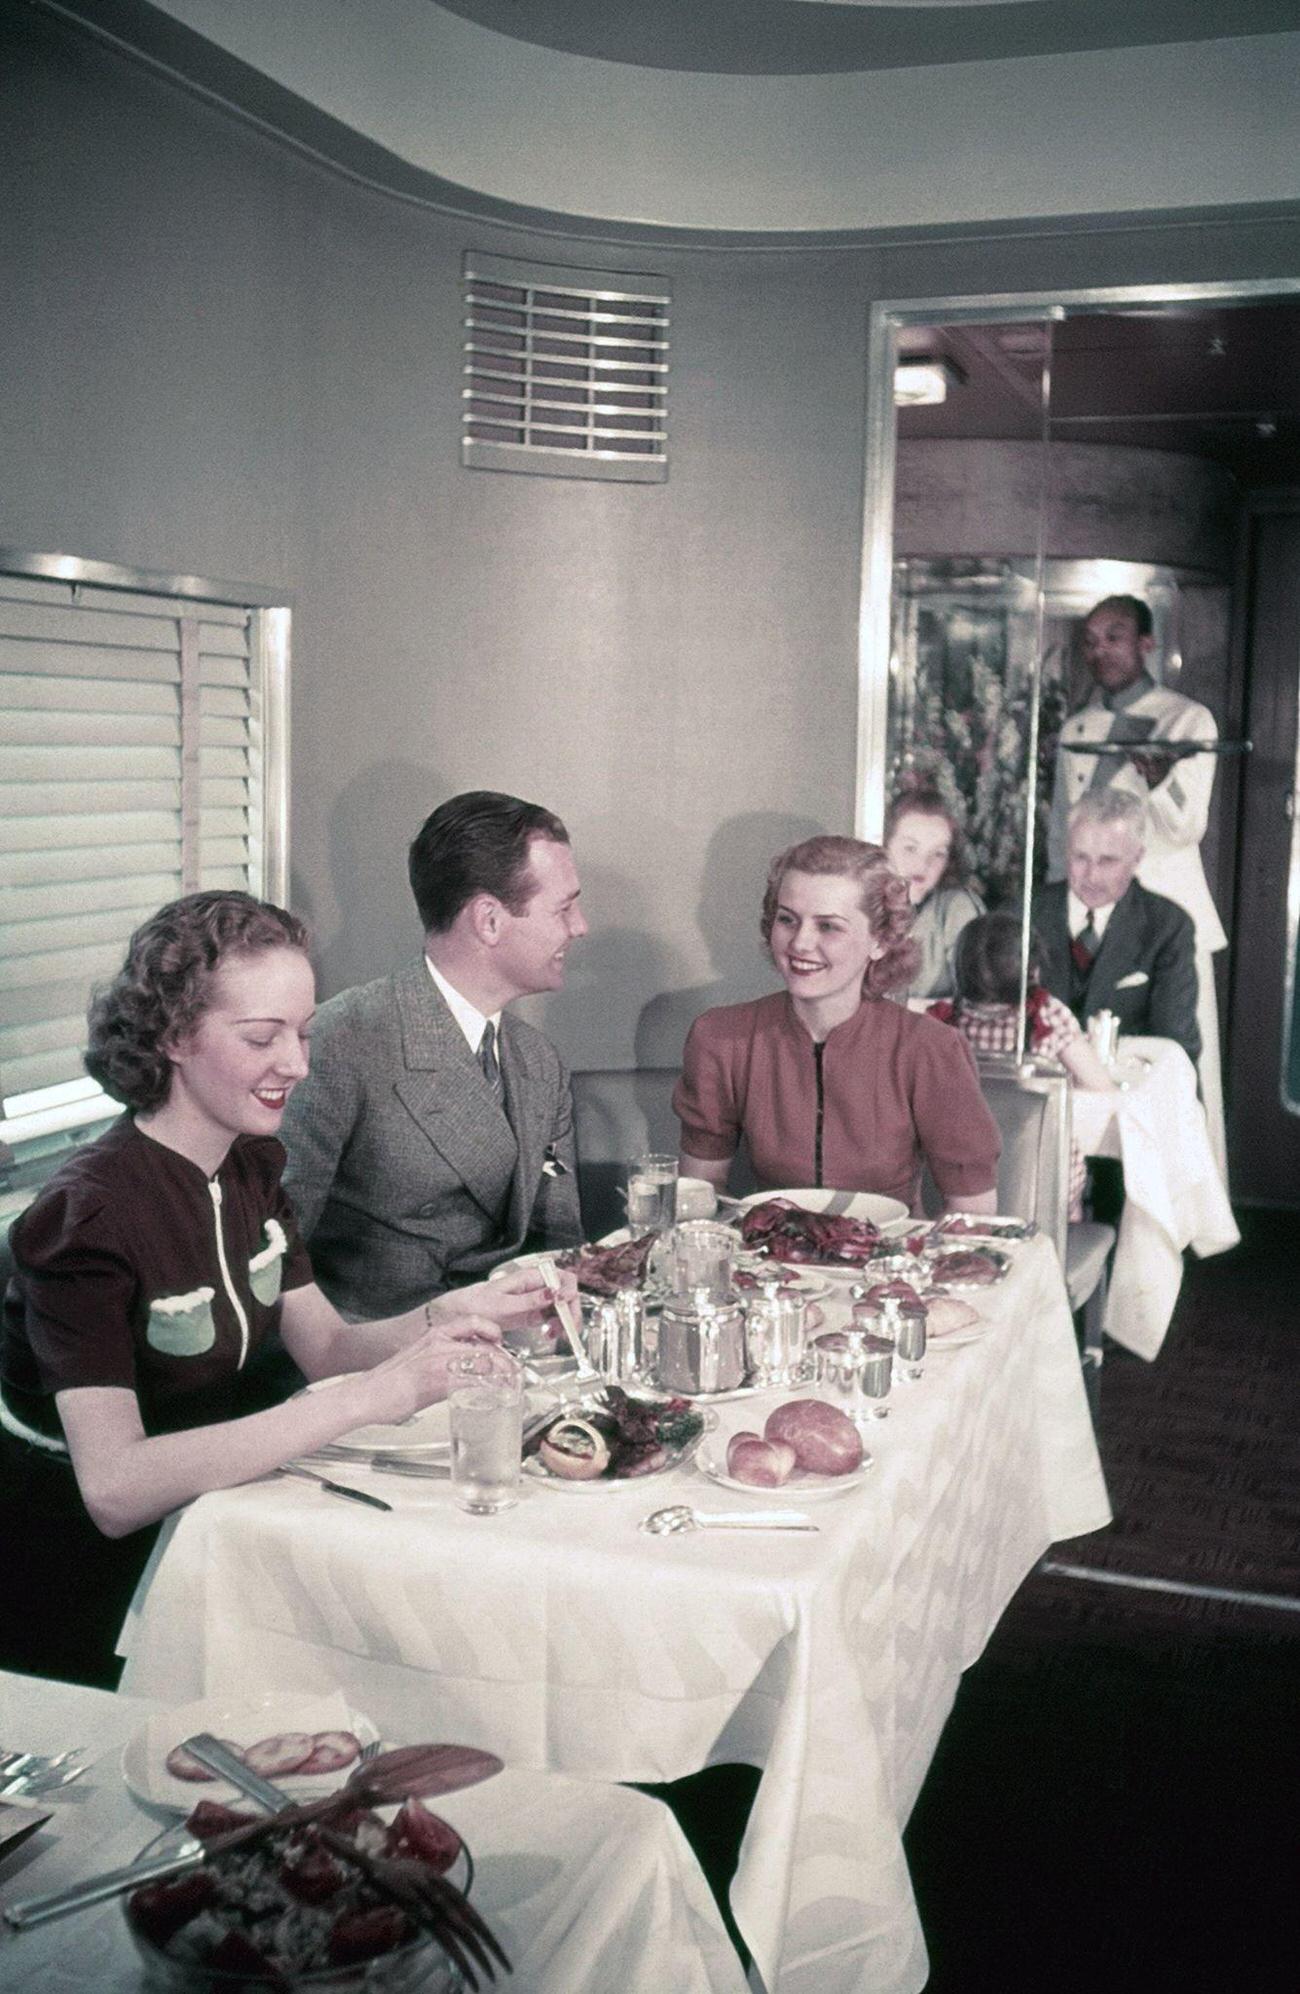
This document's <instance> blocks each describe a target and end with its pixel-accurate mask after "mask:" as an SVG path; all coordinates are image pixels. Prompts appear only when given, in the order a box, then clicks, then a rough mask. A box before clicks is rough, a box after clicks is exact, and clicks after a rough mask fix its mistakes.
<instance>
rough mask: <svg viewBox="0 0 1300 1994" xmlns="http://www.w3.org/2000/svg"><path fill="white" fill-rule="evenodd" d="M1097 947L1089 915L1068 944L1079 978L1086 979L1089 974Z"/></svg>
mask: <svg viewBox="0 0 1300 1994" xmlns="http://www.w3.org/2000/svg"><path fill="white" fill-rule="evenodd" d="M1097 946H1098V935H1097V930H1096V928H1095V927H1094V926H1093V920H1092V915H1091V913H1089V915H1088V918H1087V920H1086V921H1085V922H1084V924H1083V926H1082V927H1081V928H1080V930H1079V932H1078V934H1077V935H1076V936H1075V937H1074V940H1073V941H1072V942H1071V943H1070V954H1071V955H1072V956H1073V958H1074V966H1075V968H1076V969H1077V970H1078V972H1079V974H1080V976H1082V977H1085V978H1086V977H1087V976H1088V975H1089V974H1090V972H1091V970H1092V965H1093V961H1094V959H1095V957H1096V954H1097Z"/></svg>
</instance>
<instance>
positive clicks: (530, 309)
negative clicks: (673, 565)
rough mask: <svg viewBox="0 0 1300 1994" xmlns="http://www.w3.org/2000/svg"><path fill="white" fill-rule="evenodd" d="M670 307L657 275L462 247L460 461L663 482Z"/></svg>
mask: <svg viewBox="0 0 1300 1994" xmlns="http://www.w3.org/2000/svg"><path fill="white" fill-rule="evenodd" d="M669 303H670V297H669V291H668V286H667V285H666V284H665V283H664V282H663V280H662V279H661V278H658V277H635V276H632V275H631V274H630V273H628V272H626V271H612V272H611V271H605V272H601V271H596V270H570V269H565V268H562V267H560V266H547V265H545V264H536V263H516V262H514V261H513V260H511V259H509V258H506V257H500V256H475V255H472V254H471V255H467V256H466V258H465V330H466V338H465V369H464V371H465V387H464V389H463V390H462V398H463V417H462V442H461V461H462V463H464V464H467V465H469V466H471V467H472V468H475V469H478V470H493V471H539V472H542V473H544V474H545V475H547V476H549V477H561V478H617V479H621V480H624V481H627V482H632V483H637V484H662V482H663V481H664V479H665V478H666V477H667V476H668V306H669Z"/></svg>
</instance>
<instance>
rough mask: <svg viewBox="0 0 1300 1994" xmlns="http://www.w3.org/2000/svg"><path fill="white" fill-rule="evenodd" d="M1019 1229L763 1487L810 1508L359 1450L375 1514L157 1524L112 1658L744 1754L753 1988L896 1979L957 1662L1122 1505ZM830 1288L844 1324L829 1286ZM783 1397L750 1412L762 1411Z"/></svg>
mask: <svg viewBox="0 0 1300 1994" xmlns="http://www.w3.org/2000/svg"><path fill="white" fill-rule="evenodd" d="M1007 1251H1008V1253H1009V1255H1010V1259H1011V1266H1010V1270H1009V1272H1008V1274H1007V1276H1006V1278H1005V1279H1004V1280H1003V1281H1002V1282H1001V1283H1000V1284H999V1285H998V1286H997V1287H996V1288H990V1289H988V1290H985V1291H982V1292H981V1293H980V1294H979V1295H978V1296H977V1297H975V1298H974V1301H975V1305H976V1307H977V1309H978V1312H979V1316H980V1322H979V1325H978V1330H977V1332H976V1333H971V1334H968V1335H967V1336H965V1337H956V1338H954V1339H953V1340H952V1342H951V1343H949V1344H947V1345H944V1344H942V1343H940V1342H935V1343H932V1345H931V1350H930V1353H929V1355H928V1357H927V1359H926V1363H925V1367H924V1372H923V1375H922V1376H921V1377H920V1378H919V1379H917V1380H916V1381H914V1382H907V1383H903V1384H899V1385H897V1386H896V1387H895V1389H894V1391H893V1394H892V1396H891V1398H890V1401H889V1414H888V1417H887V1418H886V1419H884V1420H881V1421H873V1422H871V1431H870V1436H869V1445H870V1449H871V1452H872V1454H873V1456H874V1463H873V1465H872V1467H871V1469H870V1471H869V1472H868V1473H867V1474H866V1475H865V1476H864V1477H862V1479H861V1480H860V1482H857V1483H855V1484H854V1485H852V1486H846V1487H844V1488H842V1489H835V1490H833V1491H828V1492H827V1493H826V1494H825V1495H824V1496H823V1497H822V1498H821V1499H819V1500H816V1501H807V1500H806V1499H805V1500H804V1501H802V1502H801V1501H800V1499H799V1498H798V1497H797V1496H795V1495H794V1494H792V1493H791V1492H789V1491H787V1492H783V1494H782V1496H781V1498H780V1500H781V1501H782V1504H783V1506H788V1505H789V1504H790V1503H795V1504H796V1506H800V1507H804V1508H805V1509H806V1513H807V1515H808V1517H809V1518H810V1519H811V1520H812V1521H814V1522H815V1523H816V1525H817V1529H816V1532H815V1533H811V1532H810V1533H808V1534H795V1533H791V1534H787V1535H778V1534H775V1533H774V1534H771V1535H758V1534H751V1535H740V1534H737V1533H732V1532H727V1531H717V1532H699V1533H695V1534H690V1535H684V1536H673V1537H666V1538H661V1537H654V1536H647V1535H645V1534H644V1533H642V1532H641V1531H640V1530H639V1527H638V1526H639V1524H640V1522H641V1520H642V1519H643V1518H644V1516H645V1515H646V1514H647V1512H648V1511H650V1510H652V1509H654V1508H656V1507H659V1506H660V1505H662V1504H664V1503H667V1502H673V1501H682V1500H685V1501H694V1502H703V1501H704V1499H705V1498H706V1497H707V1504H706V1506H707V1507H708V1508H709V1509H711V1510H726V1509H729V1508H734V1509H736V1510H738V1511H743V1510H744V1509H745V1508H746V1507H747V1506H749V1504H750V1501H751V1498H749V1497H747V1496H746V1495H745V1494H742V1493H740V1492H737V1491H732V1490H729V1489H726V1488H722V1487H718V1486H715V1485H713V1484H711V1483H709V1482H708V1481H706V1480H704V1479H703V1477H702V1475H701V1473H700V1471H699V1469H698V1468H697V1467H695V1466H692V1465H686V1464H684V1465H682V1466H680V1467H677V1468H674V1469H672V1470H671V1471H670V1472H668V1473H666V1474H664V1475H661V1476H658V1477H656V1478H655V1479H654V1480H653V1481H649V1482H642V1481H630V1482H626V1483H612V1484H582V1485H572V1484H568V1485H564V1486H540V1485H536V1484H529V1483H526V1486H525V1491H524V1497H523V1500H521V1501H520V1502H519V1504H518V1505H517V1506H516V1507H515V1508H513V1509H510V1510H507V1511H505V1512H503V1513H501V1514H499V1515H496V1516H493V1517H489V1518H485V1517H478V1516H471V1515H467V1514H466V1513H465V1512H463V1511H462V1510H460V1509H458V1508H457V1507H456V1506H455V1505H454V1503H453V1501H452V1499H451V1493H450V1489H449V1486H448V1485H447V1483H446V1482H445V1481H438V1480H415V1479H410V1480H408V1479H404V1478H399V1477H397V1476H393V1475H381V1474H379V1473H373V1472H371V1471H370V1470H368V1469H366V1468H365V1467H364V1466H363V1465H360V1464H351V1463H350V1464H349V1469H348V1475H347V1479H349V1480H353V1481H356V1482H357V1483H358V1485H359V1486H362V1487H365V1488H368V1489H370V1490H371V1491H372V1492H382V1494H383V1497H384V1499H385V1500H386V1501H388V1502H390V1503H391V1504H392V1505H393V1508H392V1513H391V1514H388V1515H381V1514H378V1513H375V1512H372V1511H371V1510H369V1509H365V1508H362V1507H360V1506H358V1505H353V1504H351V1503H331V1502H330V1501H329V1499H328V1498H327V1497H323V1496H322V1495H321V1493H320V1492H319V1491H318V1490H316V1489H313V1488H312V1487H310V1486H309V1485H306V1484H303V1483H301V1482H292V1481H286V1480H275V1481H269V1482H261V1483H257V1484H253V1485H249V1486H245V1487H241V1488H235V1489H230V1490H228V1491H224V1492H221V1493H217V1494H213V1495H208V1496H205V1497H203V1498H202V1499H201V1500H200V1501H198V1502H196V1503H194V1504H193V1505H192V1506H191V1507H190V1508H188V1509H187V1510H186V1511H184V1512H183V1513H182V1514H181V1515H180V1516H179V1518H178V1519H177V1520H176V1521H175V1524H174V1527H173V1528H172V1529H171V1530H170V1531H169V1533H168V1534H167V1535H166V1537H165V1538H164V1540H163V1542H162V1544H161V1547H160V1553H159V1555H158V1556H157V1558H156V1559H155V1563H154V1567H153V1570H152V1573H151V1575H150V1576H149V1577H148V1578H147V1580H146V1583H145V1586H144V1587H143V1588H142V1593H141V1596H140V1597H139V1599H138V1601H137V1607H136V1610H135V1611H134V1612H133V1614H132V1616H131V1617H130V1618H129V1620H128V1625H127V1628H126V1629H125V1630H124V1637H123V1647H124V1649H125V1650H126V1652H127V1657H128V1659H127V1666H126V1674H125V1677H124V1683H123V1686H124V1688H127V1689H129V1690H131V1691H132V1692H134V1693H137V1694H155V1695H158V1694H165V1695H167V1696H169V1697H172V1698H183V1697H197V1696H200V1695H213V1694H217V1693H222V1692H226V1691H231V1690H234V1689H236V1688H242V1689H247V1688H249V1687H250V1686H253V1687H263V1686H270V1687H275V1688H277V1689H284V1688H286V1687H294V1688H299V1689H303V1690H310V1691H321V1690H326V1689H335V1688H338V1689H342V1691H343V1692H344V1693H345V1695H346V1696H347V1697H348V1698H349V1700H350V1701H351V1702H352V1703H353V1704H355V1705H356V1706H357V1707H359V1708H363V1709H364V1710H366V1711H367V1712H368V1713H369V1715H370V1716H371V1717H372V1718H373V1719H374V1721H375V1722H376V1723H377V1724H378V1725H379V1726H380V1727H381V1728H382V1729H383V1730H384V1731H385V1732H386V1733H389V1734H391V1735H428V1734H429V1731H430V1727H433V1728H434V1729H435V1730H436V1731H437V1733H438V1734H439V1735H441V1736H447V1737H455V1738H457V1739H459V1740H461V1741H463V1742H465V1743H467V1744H474V1745H479V1746H482V1747H485V1748H487V1749H490V1750H492V1751H495V1752H498V1753H500V1754H501V1756H502V1757H503V1758H505V1759H506V1760H507V1761H508V1762H509V1763H510V1764H512V1765H516V1766H527V1767H537V1768H549V1769H552V1770H556V1771H562V1772H565V1773H568V1774H571V1775H576V1776H578V1777H581V1778H584V1779H588V1780H594V1781H641V1782H660V1781H671V1780H675V1779H678V1778H681V1777H683V1776H684V1775H686V1774H689V1773H693V1772H696V1771H698V1770H700V1769H701V1768H703V1767H706V1766H710V1765H716V1764H721V1763H727V1762H740V1763H744V1764H748V1765H752V1766H755V1767H758V1768H761V1779H760V1782H759V1785H758V1790H757V1794H756V1797H755V1801H754V1804H753V1808H752V1811H751V1814H750V1818H749V1822H748V1826H747V1829H746V1832H745V1837H744V1842H743V1845H742V1849H741V1854H740V1863H739V1868H738V1870H737V1873H736V1876H735V1878H734V1880H733V1883H732V1887H731V1905H732V1910H733V1913H734V1916H735V1919H736V1922H737V1925H738V1927H739V1929H740V1931H741V1933H742V1934H743V1936H744V1938H745V1940H746V1943H747V1945H748V1946H749V1948H750V1950H751V1952H752V1954H753V1958H754V1966H755V1976H754V1977H755V1978H757V1976H759V1975H761V1981H762V1984H763V1986H765V1987H766V1989H767V1990H768V1994H861V1990H862V1989H863V1988H871V1989H872V1990H873V1994H916V1990H919V1989H920V1988H921V1987H923V1986H924V1984H925V1981H926V1977H927V1972H928V1964H927V1959H926V1951H925V1943H924V1938H923V1935H922V1931H921V1927H920V1922H919V1919H918V1915H917V1909H916V1903H915V1898H914V1896H913V1892H912V1886H911V1880H910V1877H909V1875H908V1870H907V1864H906V1859H905V1856H904V1850H903V1842H902V1834H903V1829H904V1826H905V1825H906V1822H907V1818H908V1815H909V1812H910V1810H911V1807H912V1805H913V1802H914V1801H915V1799H916V1796H917V1793H918V1791H919V1789H920V1786H921V1783H922V1780H923V1779H924V1776H925V1772H926V1769H927V1767H928V1765H929V1762H930V1759H931V1756H932V1754H933V1752H934V1749H935V1746H936V1744H937V1742H938V1738H939V1735H940V1732H941V1730H942V1728H943V1725H944V1722H945V1720H946V1718H947V1716H948V1713H949V1710H950V1709H951V1706H952V1703H953V1699H954V1696H955V1694H956V1689H957V1685H958V1682H959V1679H960V1676H961V1672H962V1671H963V1670H964V1669H965V1668H967V1667H969V1666H970V1664H971V1663H972V1662H974V1661H975V1660H976V1659H977V1657H978V1656H979V1654H980V1652H981V1650H982V1649H983V1647H984V1644H985V1642H986V1641H987V1639H988V1637H989V1635H990V1633H991V1631H992V1629H993V1627H994V1626H995V1624H996V1622H997V1620H998V1618H999V1616H1000V1615H1001V1613H1002V1611H1003V1610H1004V1608H1005V1607H1006V1605H1007V1603H1008V1601H1009V1600H1010V1598H1011V1596H1012V1594H1013V1593H1014V1592H1015V1590H1016V1588H1017V1587H1018V1586H1019V1584H1020V1583H1021V1581H1022V1580H1023V1578H1024V1577H1025V1575H1026V1574H1027V1573H1028V1572H1029V1571H1030V1570H1031V1568H1032V1567H1033V1565H1034V1564H1035V1562H1036V1561H1037V1559H1038V1558H1039V1557H1040V1556H1041V1554H1042V1553H1043V1552H1044V1551H1045V1550H1046V1548H1047V1547H1048V1546H1049V1545H1050V1544H1051V1543H1052V1542H1054V1541H1056V1540H1057V1539H1060V1538H1065V1537H1074V1536H1077V1535H1080V1534H1083V1533H1085V1532H1088V1531H1092V1530H1095V1529H1098V1528H1100V1527H1102V1526H1103V1525H1104V1524H1106V1523H1107V1522H1108V1521H1109V1517H1110V1509H1109V1504H1108V1501H1107V1496H1106V1489H1105V1483H1104V1479H1103V1476H1102V1473H1101V1467H1100V1463H1099V1460H1098V1456H1097V1450H1096V1445H1095V1441H1094V1438H1093V1431H1092V1425H1091V1421H1090V1419H1089V1415H1088V1410H1087V1404H1086V1399H1085V1395H1084V1390H1083V1383H1082V1376H1081V1372H1080V1368H1079V1361H1078V1353H1077V1349H1076V1345H1075V1339H1074V1332H1073V1326H1072V1322H1071V1317H1070V1311H1069V1306H1068V1302H1067V1299H1066V1294H1065V1289H1064V1285H1063V1282H1062V1278H1061V1271H1060V1266H1059V1262H1058V1260H1057V1257H1056V1254H1055V1251H1054V1248H1053V1247H1052V1245H1051V1243H1050V1242H1049V1241H1048V1240H1047V1239H1046V1238H1044V1237H1042V1236H1037V1237H1032V1238H1029V1239H1026V1240H1023V1241H1019V1242H1017V1243H1015V1244H1014V1245H1012V1246H1010V1247H1008V1249H1007ZM824 1306H825V1313H826V1317H827V1321H828V1326H830V1327H836V1326H838V1325H839V1324H840V1323H842V1321H843V1320H844V1319H845V1317H846V1315H847V1310H848V1306H849V1298H848V1290H847V1287H846V1286H845V1285H844V1283H843V1282H840V1283H838V1284H837V1285H836V1289H835V1295H834V1298H833V1299H830V1300H827V1301H826V1303H825V1305H824ZM782 1396H787V1397H788V1396H789V1394H788V1393H786V1394H780V1393H774V1394H769V1395H766V1396H764V1395H760V1396H759V1397H757V1398H755V1399H752V1400H750V1401H749V1402H748V1403H747V1404H746V1405H745V1406H744V1407H743V1413H744V1418H743V1423H744V1424H745V1425H747V1426H748V1425H752V1426H756V1427H758V1428H760V1429H761V1427H762V1424H763V1419H764V1416H765V1413H766V1411H767V1410H768V1409H769V1407H770V1405H772V1404H774V1403H776V1402H778V1401H779V1399H780V1397H782ZM720 1410H725V1411H726V1412H728V1413H732V1414H735V1413H736V1412H737V1411H738V1410H741V1409H739V1408H736V1407H726V1408H720ZM336 1472H337V1471H336ZM766 1493H767V1497H768V1499H769V1500H770V1492H766Z"/></svg>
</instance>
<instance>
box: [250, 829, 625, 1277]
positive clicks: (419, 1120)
mask: <svg viewBox="0 0 1300 1994" xmlns="http://www.w3.org/2000/svg"><path fill="white" fill-rule="evenodd" d="M410 879H411V890H412V892H413V893H414V895H415V904H416V906H417V908H418V909H419V913H420V920H421V922H422V923H423V926H424V930H425V937H424V954H423V955H422V956H420V957H418V958H417V959H416V960H415V961H414V962H413V963H411V964H409V965H408V966H407V967H406V968H405V969H401V970H398V971H397V972H396V974H394V975H392V976H385V977H381V978H380V979H379V980H378V981H377V982H374V983H366V984H362V985H360V986H359V987H358V988H356V989H353V990H345V991H344V992H342V994H341V995H340V996H337V997H333V998H331V999H330V1000H329V1002H328V1003H326V1004H323V1005H322V1006H321V1008H320V1010H319V1011H318V1012H317V1014H316V1020H315V1024H314V1026H313V1030H312V1043H311V1071H310V1073H309V1075H308V1077H307V1079H306V1080H304V1081H301V1082H300V1083H299V1085H298V1087H297V1088H296V1089H295V1090H294V1092H293V1094H292V1095H291V1096H290V1101H289V1106H288V1108H287V1110H286V1112H285V1117H284V1123H283V1127H282V1132H281V1139H282V1141H283V1142H284V1145H285V1147H286V1149H287V1150H288V1153H289V1162H288V1167H287V1169H286V1170H285V1173H284V1184H285V1189H286V1190H287V1191H288V1194H289V1197H290V1198H291V1200H292V1202H293V1205H294V1209H295V1211H296V1213H297V1216H298V1221H299V1224H300V1226H301V1228H302V1231H303V1235H304V1237H305V1238H306V1239H307V1241H308V1243H309V1245H310V1247H311V1257H312V1265H313V1267H314V1268H315V1270H316V1278H317V1280H318V1281H319V1283H320V1285H321V1287H322V1288H323V1289H324V1290H325V1292H326V1294H327V1295H328V1296H329V1297H330V1299H331V1300H332V1301H333V1302H334V1303H335V1305H336V1306H337V1307H338V1308H340V1309H341V1310H343V1311H344V1312H345V1313H346V1314H348V1315H356V1316H363V1315H364V1316H369V1315H387V1314H390V1313H395V1312H397V1311H400V1310H402V1309H406V1308H410V1307H412V1306H413V1305H414V1304H416V1303H417V1302H420V1301H423V1300H424V1298H425V1297H426V1296H427V1295H430V1294H437V1293H439V1292H440V1291H442V1290H443V1289H446V1288H450V1287H456V1286H459V1285H460V1284H461V1283H462V1282H465V1281H475V1280H481V1279H482V1278H483V1276H484V1275H485V1274H486V1273H487V1272H488V1271H489V1270H490V1269H491V1268H492V1267H494V1266H496V1264H497V1263H498V1262H499V1261H502V1260H507V1259H509V1258H511V1256H512V1255H514V1254H516V1253H519V1252H522V1251H524V1250H525V1249H531V1248H547V1249H549V1248H554V1247H560V1246H567V1245H570V1244H572V1243H574V1242H575V1241H578V1240H580V1239H581V1237H582V1223H581V1217H580V1214H579V1209H578V1190H577V1180H576V1175H575V1171H576V1160H575V1156H574V1145H573V1108H572V1100H571V1097H570V1091H569V1076H568V1073H567V1072H566V1070H565V1068H564V1065H563V1063H562V1061H561V1060H560V1057H559V1055H558V1053H557V1052H556V1051H555V1048H554V1047H553V1046H552V1045H551V1043H550V1041H549V1039H547V1038H545V1037H543V1035H542V1033H541V1032H538V1031H535V1030H534V1029H533V1028H532V1026H530V1025H526V1024H523V1023H522V1022H521V1021H520V1020H518V1019H516V1018H512V1017H509V1016H503V1015H502V1013H503V1009H504V1007H505V1005H507V1004H508V1003H509V1002H510V1001H511V999H512V998H515V997H525V996H529V995H532V994H534V993H536V992H539V991H543V990H558V989H560V988H561V986H562V985H563V982H564V963H565V956H566V955H567V953H568V950H569V947H570V945H571V944H572V943H573V942H575V941H577V940H578V939H579V938H580V937H581V936H582V935H585V934H586V932H587V923H586V921H585V919H584V918H583V914H582V910H581V908H580V906H579V902H578V896H579V893H580V891H581V888H580V886H579V883H578V875H577V871H576V869H575V867H574V863H573V855H572V853H571V851H570V849H569V836H568V832H567V831H566V830H565V828H564V825H563V824H562V823H561V822H560V820H559V818H558V817H556V816H554V815H553V814H552V813H551V812H550V811H549V810H544V809H542V808H541V806H540V805H538V804H535V803H524V802H521V801H520V799H519V798H518V797H515V796H504V795H501V794H499V793H498V792H496V791H495V790H472V791H469V792H467V793H466V794H465V795H462V796H454V797H452V798H451V800H450V801H449V802H447V803H444V804H442V805H441V806H440V807H439V808H438V809H437V810H435V811H434V812H433V814H432V816H431V817H429V818H428V819H427V820H426V822H425V823H424V825H423V826H422V828H421V830H420V832H419V834H418V835H417V837H416V839H415V841H414V843H413V844H412V846H411V851H410Z"/></svg>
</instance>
